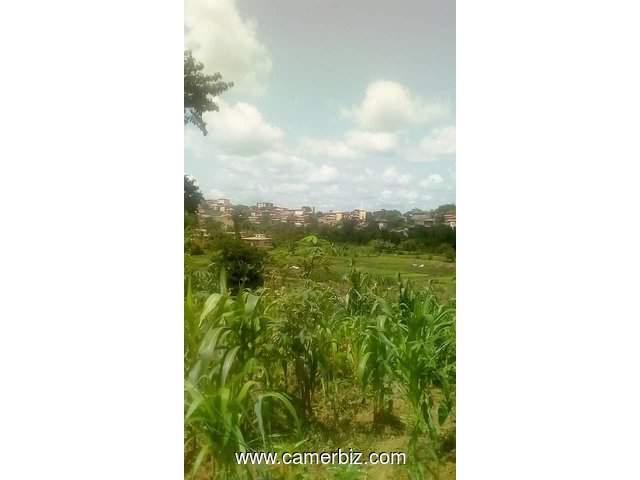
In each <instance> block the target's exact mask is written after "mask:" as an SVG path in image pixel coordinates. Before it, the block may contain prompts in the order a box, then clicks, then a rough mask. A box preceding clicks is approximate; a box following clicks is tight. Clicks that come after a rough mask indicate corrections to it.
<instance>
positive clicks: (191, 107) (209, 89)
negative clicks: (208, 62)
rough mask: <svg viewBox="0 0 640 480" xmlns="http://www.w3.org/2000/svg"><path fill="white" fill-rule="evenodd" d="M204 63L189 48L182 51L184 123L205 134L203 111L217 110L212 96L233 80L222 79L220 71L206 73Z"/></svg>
mask: <svg viewBox="0 0 640 480" xmlns="http://www.w3.org/2000/svg"><path fill="white" fill-rule="evenodd" d="M203 69H204V65H203V64H202V63H201V62H199V61H197V60H196V59H195V58H194V57H193V54H192V53H191V51H190V50H185V52H184V124H185V125H186V124H187V123H192V124H194V125H195V126H196V127H198V128H199V129H200V131H201V132H202V134H203V135H206V134H207V124H206V123H205V122H204V120H203V119H202V115H203V114H204V113H205V112H211V111H215V112H217V111H218V104H217V103H215V102H214V101H213V98H215V97H217V96H219V95H220V94H221V93H223V92H225V91H226V90H228V89H229V88H231V87H233V82H225V81H223V80H222V75H220V73H215V74H213V75H206V74H204V73H203Z"/></svg>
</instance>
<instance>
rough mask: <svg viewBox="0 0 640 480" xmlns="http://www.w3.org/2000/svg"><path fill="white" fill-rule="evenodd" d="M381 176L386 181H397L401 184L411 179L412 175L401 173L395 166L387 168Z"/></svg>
mask: <svg viewBox="0 0 640 480" xmlns="http://www.w3.org/2000/svg"><path fill="white" fill-rule="evenodd" d="M380 178H382V180H383V181H384V182H386V183H397V184H399V185H406V184H407V183H409V181H410V180H411V176H409V175H407V174H402V173H400V172H399V171H398V170H397V169H396V167H393V166H392V167H387V168H385V169H384V171H383V172H382V175H380Z"/></svg>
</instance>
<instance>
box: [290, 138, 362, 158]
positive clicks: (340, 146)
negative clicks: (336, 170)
mask: <svg viewBox="0 0 640 480" xmlns="http://www.w3.org/2000/svg"><path fill="white" fill-rule="evenodd" d="M301 148H302V151H303V152H305V153H308V154H309V155H323V156H326V157H331V158H358V157H359V156H360V153H359V152H357V151H356V150H354V149H353V148H351V147H350V146H349V145H347V144H346V143H344V142H341V141H333V140H316V139H313V138H305V139H304V140H303V141H302V147H301Z"/></svg>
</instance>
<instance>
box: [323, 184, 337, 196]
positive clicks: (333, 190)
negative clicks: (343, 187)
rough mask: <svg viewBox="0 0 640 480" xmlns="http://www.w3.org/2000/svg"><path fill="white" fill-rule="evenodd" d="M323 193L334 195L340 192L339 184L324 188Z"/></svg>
mask: <svg viewBox="0 0 640 480" xmlns="http://www.w3.org/2000/svg"><path fill="white" fill-rule="evenodd" d="M323 193H324V194H325V195H333V194H336V193H338V186H337V185H329V186H328V187H327V188H325V189H324V190H323Z"/></svg>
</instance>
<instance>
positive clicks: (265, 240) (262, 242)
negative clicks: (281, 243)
mask: <svg viewBox="0 0 640 480" xmlns="http://www.w3.org/2000/svg"><path fill="white" fill-rule="evenodd" d="M242 240H244V241H246V242H249V243H250V244H251V245H253V246H254V247H270V246H271V245H272V243H271V238H269V237H267V236H266V235H264V234H262V233H258V234H256V235H255V236H253V237H242Z"/></svg>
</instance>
